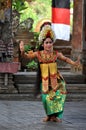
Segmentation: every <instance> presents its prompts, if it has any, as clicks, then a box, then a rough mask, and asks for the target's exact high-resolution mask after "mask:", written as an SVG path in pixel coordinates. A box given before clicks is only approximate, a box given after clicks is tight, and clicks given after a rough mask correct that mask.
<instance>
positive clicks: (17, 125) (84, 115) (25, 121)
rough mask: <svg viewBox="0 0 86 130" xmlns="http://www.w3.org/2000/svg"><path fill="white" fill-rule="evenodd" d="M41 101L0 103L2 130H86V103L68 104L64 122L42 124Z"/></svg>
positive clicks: (42, 111) (43, 115)
mask: <svg viewBox="0 0 86 130" xmlns="http://www.w3.org/2000/svg"><path fill="white" fill-rule="evenodd" d="M43 117H45V112H44V108H43V105H42V102H41V101H2V100H1V101H0V130H86V102H83V101H81V102H66V103H65V108H64V116H63V122H62V123H57V122H42V118H43Z"/></svg>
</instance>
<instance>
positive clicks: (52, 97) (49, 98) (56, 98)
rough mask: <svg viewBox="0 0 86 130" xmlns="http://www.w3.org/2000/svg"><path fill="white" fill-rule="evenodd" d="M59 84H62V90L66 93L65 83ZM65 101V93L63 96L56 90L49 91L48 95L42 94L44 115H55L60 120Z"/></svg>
mask: <svg viewBox="0 0 86 130" xmlns="http://www.w3.org/2000/svg"><path fill="white" fill-rule="evenodd" d="M60 83H61V84H62V88H63V89H64V91H66V89H65V88H66V87H65V86H66V84H65V81H64V80H62V81H60ZM41 87H42V85H41ZM59 88H60V87H59ZM65 99H66V93H64V94H63V93H61V90H60V89H58V90H57V91H56V92H54V91H53V90H50V91H49V93H48V94H43V93H42V102H43V106H44V109H45V112H46V115H48V116H49V115H52V114H55V115H56V116H57V117H58V118H60V119H62V117H63V110H64V103H65Z"/></svg>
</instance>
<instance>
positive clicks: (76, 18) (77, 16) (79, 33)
mask: <svg viewBox="0 0 86 130" xmlns="http://www.w3.org/2000/svg"><path fill="white" fill-rule="evenodd" d="M82 19H83V0H74V15H73V34H72V54H71V55H72V58H73V60H76V59H77V58H78V56H80V58H81V60H82V55H83V20H82ZM71 72H74V73H80V74H82V73H83V66H81V67H80V68H79V69H78V70H77V69H75V68H73V67H71Z"/></svg>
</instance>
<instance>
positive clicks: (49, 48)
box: [43, 38, 53, 51]
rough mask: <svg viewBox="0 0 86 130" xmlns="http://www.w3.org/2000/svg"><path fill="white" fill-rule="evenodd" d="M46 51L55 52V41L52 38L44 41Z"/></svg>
mask: <svg viewBox="0 0 86 130" xmlns="http://www.w3.org/2000/svg"><path fill="white" fill-rule="evenodd" d="M43 47H44V50H45V51H52V50H53V41H52V39H51V38H46V39H45V40H44V44H43Z"/></svg>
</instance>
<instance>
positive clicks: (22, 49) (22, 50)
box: [19, 41, 24, 52]
mask: <svg viewBox="0 0 86 130" xmlns="http://www.w3.org/2000/svg"><path fill="white" fill-rule="evenodd" d="M19 47H20V51H21V52H24V42H23V41H21V42H20V44H19Z"/></svg>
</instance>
